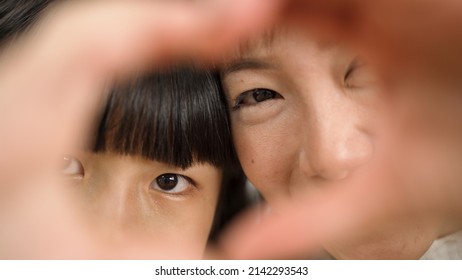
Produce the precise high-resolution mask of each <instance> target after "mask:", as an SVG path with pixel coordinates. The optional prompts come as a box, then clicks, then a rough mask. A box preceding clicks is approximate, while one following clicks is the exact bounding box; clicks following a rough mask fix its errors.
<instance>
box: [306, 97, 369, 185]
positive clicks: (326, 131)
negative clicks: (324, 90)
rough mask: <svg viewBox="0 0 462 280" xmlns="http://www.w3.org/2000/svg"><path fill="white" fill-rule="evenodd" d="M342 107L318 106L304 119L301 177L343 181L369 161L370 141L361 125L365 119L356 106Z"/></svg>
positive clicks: (333, 105)
mask: <svg viewBox="0 0 462 280" xmlns="http://www.w3.org/2000/svg"><path fill="white" fill-rule="evenodd" d="M344 105H345V104H343V105H342V106H336V103H333V104H331V105H329V106H326V105H324V106H319V107H317V109H316V110H314V112H313V111H311V112H312V113H311V114H310V115H309V116H307V117H305V118H306V120H305V128H304V129H303V131H304V136H303V143H302V144H301V149H300V168H301V170H302V172H303V173H304V174H305V175H308V176H310V177H319V178H322V179H326V180H340V179H344V178H346V177H348V176H349V175H350V174H351V173H352V172H353V171H354V170H355V169H357V168H358V167H360V166H362V165H363V164H365V163H367V162H368V161H369V159H370V158H371V156H372V153H373V142H372V138H371V135H370V134H369V133H368V132H367V130H366V129H364V126H363V124H365V123H366V122H367V119H364V118H363V117H364V116H363V115H361V113H360V112H359V111H358V110H355V108H356V107H354V106H351V107H349V106H344ZM356 109H357V108H356ZM363 122H364V123H363ZM306 126H308V127H306Z"/></svg>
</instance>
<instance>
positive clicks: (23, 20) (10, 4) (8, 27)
mask: <svg viewBox="0 0 462 280" xmlns="http://www.w3.org/2000/svg"><path fill="white" fill-rule="evenodd" d="M51 2H53V0H1V1H0V45H2V44H3V43H5V42H6V41H8V40H10V39H13V38H14V37H16V36H18V35H19V34H21V33H22V32H24V31H25V30H26V29H27V28H29V27H30V26H31V25H32V24H33V23H34V22H36V21H37V19H38V18H39V17H40V15H41V14H42V13H43V11H44V10H45V8H46V7H47V6H48V5H49V4H50V3H51Z"/></svg>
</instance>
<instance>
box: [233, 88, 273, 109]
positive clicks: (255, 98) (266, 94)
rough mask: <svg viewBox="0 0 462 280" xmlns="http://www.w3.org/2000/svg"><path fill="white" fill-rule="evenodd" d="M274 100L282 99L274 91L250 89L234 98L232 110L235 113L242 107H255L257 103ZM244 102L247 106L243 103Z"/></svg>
mask: <svg viewBox="0 0 462 280" xmlns="http://www.w3.org/2000/svg"><path fill="white" fill-rule="evenodd" d="M276 98H282V96H281V95H280V94H279V93H277V92H276V91H274V90H271V89H266V88H256V89H251V90H248V91H245V92H243V93H241V94H240V95H239V96H238V97H237V98H236V100H235V101H234V105H233V107H232V110H233V111H236V110H238V109H240V108H241V107H242V106H253V105H257V104H258V103H261V102H264V101H267V100H270V99H276ZM246 100H247V104H246V103H245V102H246Z"/></svg>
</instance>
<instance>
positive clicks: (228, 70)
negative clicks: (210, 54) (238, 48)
mask: <svg viewBox="0 0 462 280" xmlns="http://www.w3.org/2000/svg"><path fill="white" fill-rule="evenodd" d="M273 68H274V65H272V64H270V63H268V62H265V61H262V60H257V59H242V60H237V61H233V62H232V63H229V64H227V65H225V66H224V67H223V70H222V71H221V75H222V76H223V77H224V76H226V75H230V74H232V73H235V72H239V71H244V70H260V69H273Z"/></svg>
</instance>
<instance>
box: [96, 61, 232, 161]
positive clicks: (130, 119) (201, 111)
mask: <svg viewBox="0 0 462 280" xmlns="http://www.w3.org/2000/svg"><path fill="white" fill-rule="evenodd" d="M93 151H94V152H114V153H119V154H122V155H138V156H141V157H143V158H145V159H149V160H156V161H160V162H164V163H167V164H171V165H174V166H177V167H181V168H183V169H185V168H188V167H190V166H191V164H192V163H193V162H204V163H211V164H212V165H214V166H217V167H224V166H225V165H226V164H229V163H232V162H235V157H234V149H233V144H232V138H231V132H230V128H229V122H228V115H227V112H226V103H225V100H224V99H223V97H222V95H221V94H220V88H219V84H218V79H217V77H216V76H215V75H214V74H212V73H211V72H208V71H205V70H204V71H202V70H197V69H193V68H186V67H182V68H178V69H176V70H171V71H169V70H166V71H158V72H155V73H153V74H150V75H147V76H145V77H144V78H141V79H137V80H135V81H132V82H129V83H127V84H125V85H122V86H116V87H114V89H113V90H112V91H111V92H110V95H109V99H108V102H107V105H106V108H105V110H104V113H103V116H102V119H101V122H100V124H99V127H98V131H97V137H96V141H95V145H94V148H93Z"/></svg>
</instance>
